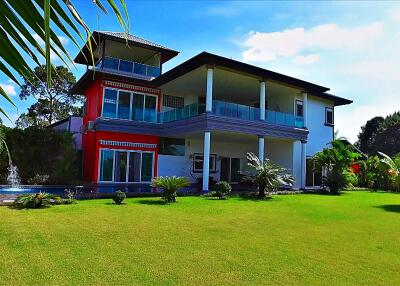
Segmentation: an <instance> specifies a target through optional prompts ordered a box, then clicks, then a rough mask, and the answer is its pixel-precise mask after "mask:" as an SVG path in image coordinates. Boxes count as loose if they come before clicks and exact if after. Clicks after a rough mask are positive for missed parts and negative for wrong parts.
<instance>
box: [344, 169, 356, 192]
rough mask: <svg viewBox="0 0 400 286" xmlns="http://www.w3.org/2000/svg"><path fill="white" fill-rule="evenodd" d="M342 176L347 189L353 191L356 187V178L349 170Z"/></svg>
mask: <svg viewBox="0 0 400 286" xmlns="http://www.w3.org/2000/svg"><path fill="white" fill-rule="evenodd" d="M344 175H345V176H346V182H347V186H346V187H347V188H350V189H353V188H355V187H357V186H358V176H357V175H356V174H354V173H353V172H352V171H351V170H349V169H347V170H345V172H344Z"/></svg>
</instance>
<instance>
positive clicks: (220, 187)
mask: <svg viewBox="0 0 400 286" xmlns="http://www.w3.org/2000/svg"><path fill="white" fill-rule="evenodd" d="M231 191H232V187H231V185H229V183H228V182H226V181H221V182H218V183H216V184H215V186H214V188H213V194H212V195H213V196H215V197H217V198H219V199H220V200H224V199H225V198H226V196H227V195H229V194H230V192H231Z"/></svg>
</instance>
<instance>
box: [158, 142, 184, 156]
mask: <svg viewBox="0 0 400 286" xmlns="http://www.w3.org/2000/svg"><path fill="white" fill-rule="evenodd" d="M159 154H162V155H173V156H185V139H179V138H160V151H159Z"/></svg>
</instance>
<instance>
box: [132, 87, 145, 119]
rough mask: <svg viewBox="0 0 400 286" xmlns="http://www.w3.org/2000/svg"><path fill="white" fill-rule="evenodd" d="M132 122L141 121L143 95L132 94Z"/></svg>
mask: <svg viewBox="0 0 400 286" xmlns="http://www.w3.org/2000/svg"><path fill="white" fill-rule="evenodd" d="M132 96H133V99H132V120H140V121H143V104H144V95H142V94H137V93H132Z"/></svg>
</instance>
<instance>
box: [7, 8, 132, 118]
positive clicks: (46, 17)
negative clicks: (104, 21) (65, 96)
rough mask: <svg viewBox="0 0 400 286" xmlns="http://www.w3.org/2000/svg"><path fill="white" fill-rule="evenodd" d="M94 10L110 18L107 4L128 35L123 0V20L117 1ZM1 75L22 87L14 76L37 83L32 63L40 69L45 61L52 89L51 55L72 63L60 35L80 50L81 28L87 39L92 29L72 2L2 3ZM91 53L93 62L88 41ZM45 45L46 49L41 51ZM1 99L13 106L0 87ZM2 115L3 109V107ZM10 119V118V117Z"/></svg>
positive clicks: (49, 84)
mask: <svg viewBox="0 0 400 286" xmlns="http://www.w3.org/2000/svg"><path fill="white" fill-rule="evenodd" d="M91 2H92V3H94V5H95V7H98V8H99V9H100V10H101V11H102V12H104V13H105V14H107V10H106V9H105V7H104V5H103V2H106V3H108V5H109V7H111V9H112V11H113V12H114V14H115V15H116V17H117V20H118V22H119V23H120V25H121V26H122V28H123V30H124V31H125V32H128V31H129V18H128V13H127V8H126V5H125V1H124V0H120V1H119V3H120V4H121V5H120V6H121V7H122V9H123V11H124V16H123V15H122V13H121V12H120V8H119V7H118V6H117V5H116V3H115V0H105V1H101V0H96V1H91ZM61 3H62V4H61ZM0 23H1V29H0V39H1V43H0V45H1V51H2V53H1V54H0V72H1V73H3V74H4V75H6V76H7V77H8V78H9V79H10V80H11V81H13V82H15V83H16V84H18V85H20V83H19V81H18V80H17V79H16V77H15V76H14V74H19V75H20V76H21V77H23V78H24V79H26V80H32V81H34V80H35V74H34V71H33V70H32V69H31V67H30V62H34V63H35V64H37V65H40V62H41V60H42V59H45V62H46V77H45V80H44V82H46V85H47V86H48V87H49V88H50V87H51V85H52V81H51V78H52V77H51V74H52V64H51V57H50V55H51V53H54V55H56V56H57V57H58V58H60V59H61V61H63V63H64V64H65V65H68V63H73V60H72V58H71V56H70V55H69V53H68V51H67V50H66V48H65V47H64V44H63V43H62V41H61V40H60V38H59V33H60V32H61V33H62V34H63V35H64V37H65V38H67V39H69V40H71V41H72V42H73V43H74V44H75V45H76V47H77V48H78V49H80V48H81V47H80V44H79V43H78V39H80V40H81V41H84V37H83V36H82V34H81V32H80V31H79V29H78V27H82V28H83V29H84V30H85V33H86V38H87V39H88V40H90V39H91V38H92V36H91V33H90V30H89V27H88V26H87V25H86V23H85V22H84V20H83V19H82V17H81V16H80V14H79V12H78V11H77V10H76V9H75V7H74V5H73V4H72V3H71V1H65V0H64V1H51V0H34V1H14V0H3V1H0ZM88 42H89V45H88V47H87V48H88V50H89V52H90V55H91V59H92V62H94V56H93V49H92V45H91V41H88ZM42 43H44V48H43V47H42ZM0 96H1V97H3V98H4V99H6V100H7V101H8V102H9V103H11V104H13V105H14V106H15V104H14V103H13V101H12V100H11V98H10V97H9V95H8V94H7V93H6V92H5V90H4V89H3V88H2V87H1V86H0ZM0 113H3V114H4V115H6V116H7V114H6V113H5V112H4V109H3V108H1V107H0ZM7 117H8V116H7Z"/></svg>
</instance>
